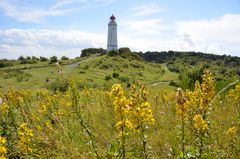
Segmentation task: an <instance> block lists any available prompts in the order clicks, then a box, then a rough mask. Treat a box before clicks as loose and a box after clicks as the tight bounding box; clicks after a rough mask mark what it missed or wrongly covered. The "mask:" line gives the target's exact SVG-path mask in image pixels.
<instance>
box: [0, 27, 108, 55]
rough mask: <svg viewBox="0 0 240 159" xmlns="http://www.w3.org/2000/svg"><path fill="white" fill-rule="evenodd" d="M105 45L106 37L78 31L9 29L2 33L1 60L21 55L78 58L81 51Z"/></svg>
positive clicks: (0, 38)
mask: <svg viewBox="0 0 240 159" xmlns="http://www.w3.org/2000/svg"><path fill="white" fill-rule="evenodd" d="M105 43H106V36H105V35H102V34H97V33H90V32H83V31H77V30H69V31H54V30H27V29H7V30H1V31H0V58H17V57H19V56H20V55H24V56H27V55H28V56H31V55H35V56H47V57H49V56H53V55H57V56H59V57H60V56H63V55H66V56H68V57H76V56H79V55H80V53H81V49H84V48H87V47H105Z"/></svg>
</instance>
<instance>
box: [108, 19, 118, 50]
mask: <svg viewBox="0 0 240 159" xmlns="http://www.w3.org/2000/svg"><path fill="white" fill-rule="evenodd" d="M115 19H116V17H115V16H114V15H112V16H111V17H110V22H109V23H108V41H107V51H108V52H109V51H111V50H117V49H118V45H117V23H116V22H115Z"/></svg>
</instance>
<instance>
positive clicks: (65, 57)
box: [61, 56, 69, 60]
mask: <svg viewBox="0 0 240 159" xmlns="http://www.w3.org/2000/svg"><path fill="white" fill-rule="evenodd" d="M61 60H69V58H68V57H67V56H62V57H61Z"/></svg>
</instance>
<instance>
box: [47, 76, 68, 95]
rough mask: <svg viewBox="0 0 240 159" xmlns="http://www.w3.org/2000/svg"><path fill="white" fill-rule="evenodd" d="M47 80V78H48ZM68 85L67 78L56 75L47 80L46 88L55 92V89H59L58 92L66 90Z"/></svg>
mask: <svg viewBox="0 0 240 159" xmlns="http://www.w3.org/2000/svg"><path fill="white" fill-rule="evenodd" d="M48 81H49V79H48ZM68 86H69V80H68V79H64V78H60V77H57V78H55V79H53V80H52V81H49V83H47V88H48V89H50V90H52V91H54V92H56V91H60V92H66V91H67V89H68Z"/></svg>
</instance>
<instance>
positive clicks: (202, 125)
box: [193, 114, 208, 130]
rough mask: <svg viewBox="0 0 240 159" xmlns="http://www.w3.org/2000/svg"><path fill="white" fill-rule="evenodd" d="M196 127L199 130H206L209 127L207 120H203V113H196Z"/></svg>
mask: <svg viewBox="0 0 240 159" xmlns="http://www.w3.org/2000/svg"><path fill="white" fill-rule="evenodd" d="M193 121H194V127H195V128H196V129H198V130H206V129H208V124H207V122H206V121H205V120H203V118H202V116H201V115H199V114H198V115H195V116H194V118H193Z"/></svg>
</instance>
